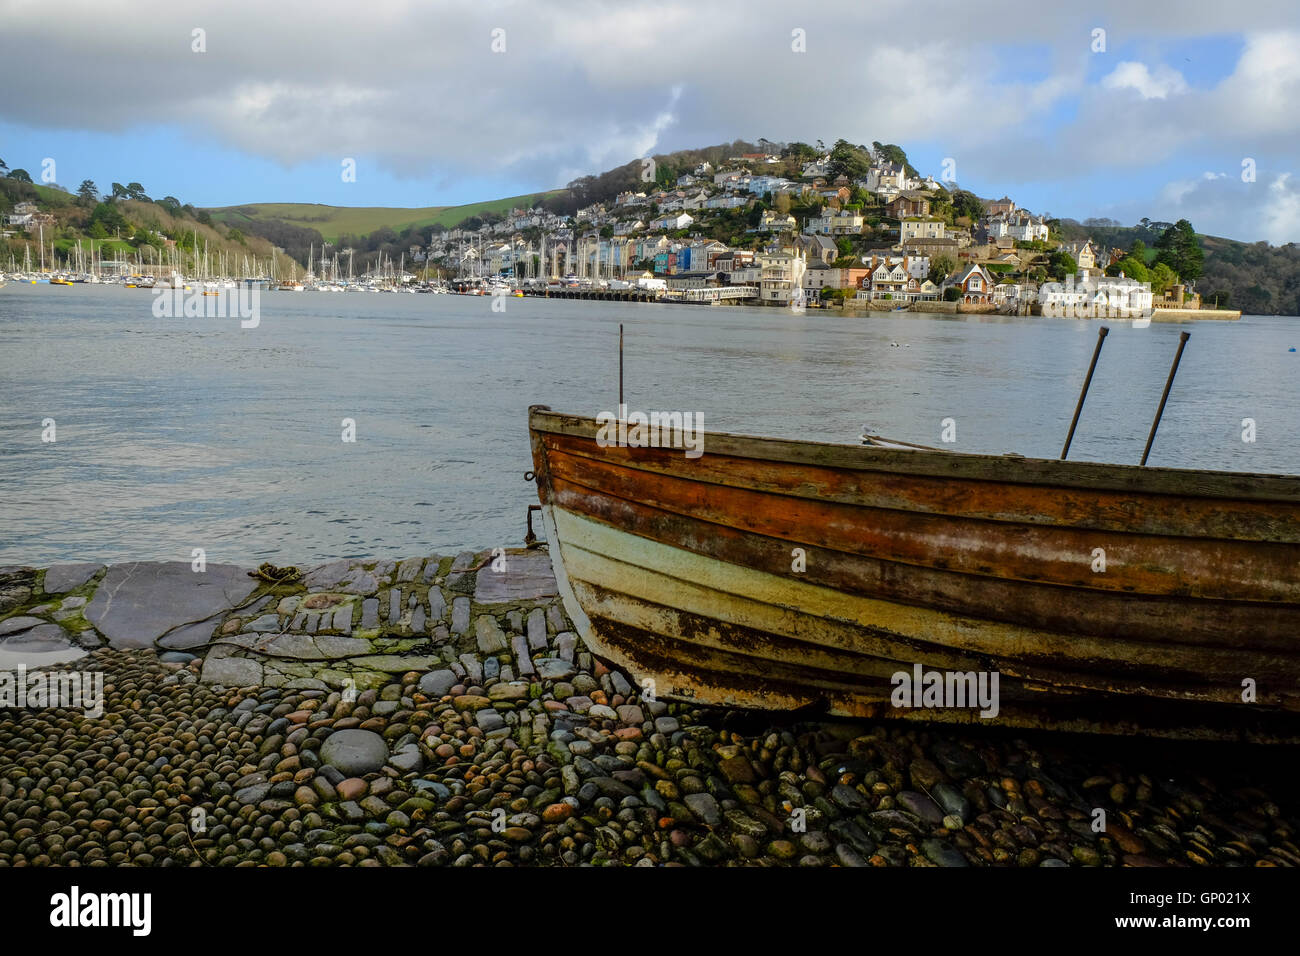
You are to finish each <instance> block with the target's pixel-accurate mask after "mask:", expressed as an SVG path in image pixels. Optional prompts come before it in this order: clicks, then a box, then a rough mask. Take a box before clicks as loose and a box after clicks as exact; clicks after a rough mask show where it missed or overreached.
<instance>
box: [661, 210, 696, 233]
mask: <svg viewBox="0 0 1300 956" xmlns="http://www.w3.org/2000/svg"><path fill="white" fill-rule="evenodd" d="M694 221H695V217H694V216H692V215H691V214H690V213H686V212H683V213H679V214H678V215H676V216H671V215H670V216H660V217H659V218H658V219H652V220H651V221H650V228H651V229H665V230H668V231H670V232H671V231H674V230H677V229H685V228H686V227H687V226H689V225H690V224H691V223H693V222H694Z"/></svg>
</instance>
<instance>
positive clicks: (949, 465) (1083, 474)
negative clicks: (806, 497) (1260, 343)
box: [528, 405, 1300, 503]
mask: <svg viewBox="0 0 1300 956" xmlns="http://www.w3.org/2000/svg"><path fill="white" fill-rule="evenodd" d="M528 427H529V430H530V431H534V432H539V433H548V434H558V435H570V436H574V437H579V438H590V439H592V440H595V438H596V434H597V432H598V431H599V429H600V428H601V427H602V426H601V425H600V424H599V423H597V421H596V420H595V418H587V417H584V416H581V415H571V414H565V413H560V412H555V411H552V410H551V409H550V408H549V407H548V406H545V405H533V406H530V407H529V409H528ZM705 438H706V441H705V445H706V446H707V445H709V444H712V445H713V446H714V450H715V451H717V452H719V453H722V454H726V455H730V456H733V457H736V458H750V459H754V460H757V461H769V462H778V463H783V464H790V465H818V466H821V467H825V468H844V469H851V470H857V471H881V472H891V473H900V474H917V475H926V476H933V477H941V478H965V479H970V480H977V481H991V482H998V483H1002V484H1023V485H1046V486H1052V487H1071V488H1080V489H1089V490H1111V491H1125V492H1131V493H1137V494H1150V495H1177V496H1182V497H1193V498H1238V499H1245V500H1252V501H1283V502H1296V503H1300V475H1289V474H1284V473H1269V472H1245V471H1212V470H1208V469H1195V468H1169V467H1165V466H1144V465H1125V464H1112V463H1107V462H1090V461H1069V460H1066V461H1061V460H1058V459H1051V458H1027V457H1022V456H1018V455H1014V456H1013V455H989V454H978V453H972V452H961V451H923V450H920V449H893V448H881V447H878V446H870V445H851V444H837V443H833V442H819V441H806V440H800V439H788V438H770V437H765V436H761V435H741V434H735V433H731V432H706V433H705ZM667 447H669V448H674V447H676V446H667ZM708 453H709V451H708V448H707V447H706V448H705V450H704V454H706V455H707V454H708ZM1008 464H1014V465H1015V466H1016V468H1017V472H1016V474H1015V475H1014V476H1010V477H1009V476H1008V475H1007V474H1006V471H1007V465H1008Z"/></svg>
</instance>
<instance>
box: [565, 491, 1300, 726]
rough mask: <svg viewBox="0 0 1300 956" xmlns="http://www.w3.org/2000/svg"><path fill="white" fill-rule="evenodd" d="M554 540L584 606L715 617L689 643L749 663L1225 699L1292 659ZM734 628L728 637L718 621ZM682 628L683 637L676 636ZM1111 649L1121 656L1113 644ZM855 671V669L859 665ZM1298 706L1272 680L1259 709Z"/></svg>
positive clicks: (581, 536) (599, 527) (660, 548)
mask: <svg viewBox="0 0 1300 956" xmlns="http://www.w3.org/2000/svg"><path fill="white" fill-rule="evenodd" d="M553 520H554V522H555V526H556V531H557V534H558V535H559V538H558V540H559V541H560V542H561V544H560V549H561V554H562V557H563V563H564V566H565V571H566V575H567V577H568V579H569V580H570V581H571V582H572V583H573V588H574V593H575V597H576V598H577V600H578V602H579V603H580V604H582V606H583V607H584V609H586V611H587V613H588V614H591V613H592V610H591V605H590V603H589V602H587V601H583V593H584V592H583V590H582V587H581V586H582V585H591V586H593V587H595V588H599V589H601V590H602V591H604V592H606V593H607V594H611V595H621V596H623V597H624V598H625V599H626V600H625V602H624V604H622V605H621V606H619V607H615V606H611V605H608V604H607V605H605V606H603V607H602V608H601V610H600V614H601V616H604V617H606V618H612V619H619V615H620V614H624V615H626V617H625V618H624V619H623V623H626V624H630V625H633V626H635V627H637V628H639V629H641V630H645V631H654V630H656V627H657V628H660V629H662V631H664V632H667V631H672V630H674V629H676V628H675V625H674V624H673V621H672V618H671V615H660V617H659V618H658V619H657V620H651V619H649V618H648V617H647V616H646V614H645V612H644V609H641V610H639V611H638V609H637V608H638V604H637V602H642V603H644V604H649V605H653V606H656V607H658V608H663V609H675V610H677V611H681V612H685V613H688V614H691V615H694V616H695V617H697V618H699V619H705V620H711V621H713V622H714V624H715V631H716V632H715V633H709V632H707V631H703V630H701V631H697V632H695V633H694V635H693V640H695V641H696V642H698V643H701V644H703V645H705V646H710V647H713V648H714V649H715V650H724V649H725V650H728V651H731V652H734V653H737V654H741V655H744V656H747V657H749V658H751V659H752V661H751V665H750V669H751V670H754V669H758V668H761V667H764V666H770V665H772V664H774V663H779V662H790V661H801V662H807V666H810V667H813V668H817V669H822V670H827V671H831V670H835V669H839V670H841V671H842V672H843V673H845V674H846V675H849V676H865V675H875V676H879V675H880V674H881V673H882V671H880V670H879V668H878V667H876V662H878V661H882V660H883V661H884V662H885V663H886V664H888V665H890V666H889V670H888V673H893V672H895V671H897V670H899V669H900V668H899V667H898V666H895V665H900V664H901V665H904V666H903V668H902V669H907V668H910V667H911V665H912V664H913V663H914V662H918V661H919V662H922V663H925V664H931V665H932V666H934V667H939V668H943V669H948V670H969V669H972V668H975V669H983V670H990V669H996V670H999V671H1005V672H1007V673H1008V674H1011V675H1014V676H1017V677H1020V678H1022V679H1024V680H1027V681H1030V682H1033V683H1038V684H1043V685H1051V686H1057V687H1070V688H1074V689H1076V690H1080V691H1093V692H1099V693H1108V694H1133V695H1142V696H1154V697H1167V698H1171V699H1186V700H1203V701H1207V702H1219V703H1232V702H1234V701H1240V694H1241V680H1240V677H1241V676H1242V675H1246V676H1249V675H1259V674H1269V675H1272V674H1275V673H1276V672H1277V669H1278V666H1279V663H1282V664H1289V665H1290V668H1291V673H1292V674H1294V673H1295V667H1296V660H1295V658H1291V659H1289V660H1285V659H1284V660H1282V661H1279V659H1278V658H1277V657H1275V656H1272V655H1267V654H1260V653H1258V652H1255V651H1249V650H1235V649H1225V648H1189V647H1184V646H1170V645H1154V644H1149V645H1136V644H1129V645H1125V646H1122V648H1117V647H1116V646H1115V644H1114V643H1113V642H1109V641H1107V640H1105V639H1097V638H1090V637H1074V638H1071V639H1070V640H1069V641H1068V642H1067V641H1063V640H1060V639H1059V638H1058V637H1057V636H1056V635H1051V634H1043V633H1039V632H1034V631H1031V630H1029V629H1026V628H1022V627H1018V626H1016V625H1012V624H1007V623H1005V622H1001V621H990V620H980V619H977V618H965V617H960V616H957V615H953V614H948V613H946V612H943V611H937V610H934V609H931V608H916V607H910V606H907V605H900V604H895V603H892V602H889V601H881V600H877V599H874V598H869V597H862V596H859V595H851V594H846V593H844V592H840V591H835V590H832V589H829V588H825V587H821V586H819V585H816V584H813V583H810V582H807V581H801V580H791V579H790V578H786V577H780V576H777V575H771V574H766V573H764V572H761V571H755V570H754V569H752V568H747V567H741V566H738V565H730V564H726V563H723V562H720V561H715V560H712V559H710V558H707V557H703V556H701V555H698V554H694V553H692V552H689V551H685V550H682V549H679V548H675V547H672V546H670V545H666V544H662V543H660V542H656V541H650V540H649V539H646V538H642V537H639V536H637V535H634V534H631V533H629V532H626V531H622V530H620V529H618V528H614V527H612V526H610V525H606V524H604V523H602V522H599V521H595V520H593V519H590V518H586V517H583V516H580V515H576V514H572V513H570V512H568V511H565V510H563V509H560V508H555V509H554V518H553ZM727 627H732V628H740V629H741V631H740V632H739V633H740V634H741V635H742V636H740V637H735V638H733V639H732V640H730V641H728V640H726V634H725V632H724V630H723V629H724V628H727ZM679 636H682V635H679ZM1117 652H1118V653H1117ZM859 671H860V672H859ZM1288 705H1295V706H1300V700H1297V698H1296V696H1295V695H1294V694H1286V693H1285V692H1283V691H1280V690H1279V689H1277V688H1276V687H1273V686H1272V685H1271V683H1270V684H1269V686H1268V687H1267V688H1262V689H1261V698H1260V705H1259V706H1271V707H1286V706H1288Z"/></svg>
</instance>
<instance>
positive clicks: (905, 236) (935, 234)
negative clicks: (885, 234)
mask: <svg viewBox="0 0 1300 956" xmlns="http://www.w3.org/2000/svg"><path fill="white" fill-rule="evenodd" d="M942 238H944V222H943V220H942V219H912V218H905V219H900V220H899V222H898V240H899V242H904V243H905V242H907V241H909V240H911V239H942Z"/></svg>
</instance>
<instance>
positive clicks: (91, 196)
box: [77, 179, 99, 206]
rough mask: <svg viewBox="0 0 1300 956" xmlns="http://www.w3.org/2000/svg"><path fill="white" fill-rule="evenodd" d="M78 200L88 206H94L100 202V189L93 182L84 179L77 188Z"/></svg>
mask: <svg viewBox="0 0 1300 956" xmlns="http://www.w3.org/2000/svg"><path fill="white" fill-rule="evenodd" d="M77 198H78V199H80V200H81V201H82V203H84V204H85V205H87V206H89V205H92V204H94V203H96V202H98V201H99V189H98V188H97V187H96V186H95V183H94V182H93V181H92V180H89V179H83V180H82V181H81V185H80V186H78V187H77Z"/></svg>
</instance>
